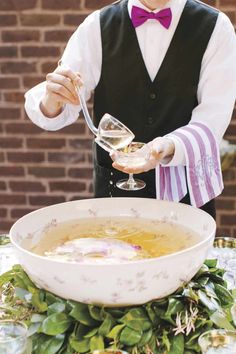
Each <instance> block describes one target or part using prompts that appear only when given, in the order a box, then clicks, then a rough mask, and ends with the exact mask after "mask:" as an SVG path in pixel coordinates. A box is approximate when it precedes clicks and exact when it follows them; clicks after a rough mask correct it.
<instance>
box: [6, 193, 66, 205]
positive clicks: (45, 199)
mask: <svg viewBox="0 0 236 354" xmlns="http://www.w3.org/2000/svg"><path fill="white" fill-rule="evenodd" d="M0 200H1V199H0ZM65 200H66V199H65V197H64V196H60V195H57V196H52V195H33V196H29V203H30V205H34V206H35V205H37V206H47V205H52V204H58V203H63V202H65Z"/></svg>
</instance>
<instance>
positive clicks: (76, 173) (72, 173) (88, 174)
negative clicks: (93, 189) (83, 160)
mask: <svg viewBox="0 0 236 354" xmlns="http://www.w3.org/2000/svg"><path fill="white" fill-rule="evenodd" d="M68 176H69V177H72V178H83V179H92V177H93V169H92V168H84V167H81V168H71V169H69V171H68Z"/></svg>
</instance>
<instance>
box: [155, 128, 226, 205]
mask: <svg viewBox="0 0 236 354" xmlns="http://www.w3.org/2000/svg"><path fill="white" fill-rule="evenodd" d="M167 136H168V137H170V138H171V136H173V137H175V139H178V140H179V142H180V143H181V145H182V147H183V149H184V153H185V158H186V166H173V167H168V166H167V167H165V166H160V165H159V166H158V167H157V168H156V194H157V199H162V200H170V201H176V202H179V201H180V200H181V199H182V198H183V197H184V196H185V195H186V194H187V185H188V190H189V195H190V201H191V204H192V205H193V206H196V207H198V208H199V207H201V206H202V205H204V204H206V203H207V202H209V201H210V200H211V199H213V198H215V197H217V196H218V195H219V194H221V193H222V190H223V188H224V186H223V179H222V172H221V163H220V152H219V147H218V144H217V142H216V139H215V136H214V134H213V133H212V131H211V130H210V129H209V128H208V126H207V125H205V124H204V123H200V122H196V123H190V124H188V125H186V126H184V127H182V128H179V129H177V130H175V131H174V132H172V133H171V134H168V135H167Z"/></svg>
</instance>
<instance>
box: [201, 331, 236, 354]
mask: <svg viewBox="0 0 236 354" xmlns="http://www.w3.org/2000/svg"><path fill="white" fill-rule="evenodd" d="M198 343H199V345H200V348H201V351H202V354H236V331H228V330H224V329H215V330H210V331H208V332H205V333H203V334H202V335H201V336H200V337H199V339H198Z"/></svg>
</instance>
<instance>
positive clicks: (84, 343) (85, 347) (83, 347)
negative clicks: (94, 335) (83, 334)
mask: <svg viewBox="0 0 236 354" xmlns="http://www.w3.org/2000/svg"><path fill="white" fill-rule="evenodd" d="M69 342H70V345H71V347H72V348H73V349H74V350H75V351H76V352H78V353H86V352H88V351H89V349H90V339H89V338H86V339H83V340H78V339H76V338H75V337H74V336H73V335H72V336H70V339H69Z"/></svg>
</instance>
